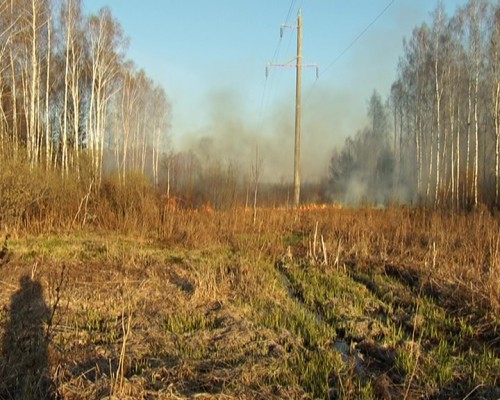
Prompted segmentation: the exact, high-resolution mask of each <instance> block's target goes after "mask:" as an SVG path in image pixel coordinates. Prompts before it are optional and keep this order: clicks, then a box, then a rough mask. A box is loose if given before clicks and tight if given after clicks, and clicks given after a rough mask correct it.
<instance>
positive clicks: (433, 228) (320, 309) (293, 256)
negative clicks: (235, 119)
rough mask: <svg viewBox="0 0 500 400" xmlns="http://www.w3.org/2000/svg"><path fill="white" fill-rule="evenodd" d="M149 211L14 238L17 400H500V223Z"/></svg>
mask: <svg viewBox="0 0 500 400" xmlns="http://www.w3.org/2000/svg"><path fill="white" fill-rule="evenodd" d="M87 200H88V199H87ZM144 201H145V200H143V203H142V205H141V208H140V212H137V213H135V214H134V213H133V212H123V213H120V212H116V213H113V214H112V215H111V214H109V215H106V216H102V214H101V215H93V214H92V212H91V211H89V210H91V208H92V205H91V204H86V203H85V204H84V200H82V202H81V203H80V204H79V207H78V208H77V207H76V206H75V210H76V212H75V210H73V213H72V214H71V216H72V217H71V218H69V219H68V221H69V222H68V224H67V226H66V227H65V228H58V229H47V226H48V224H49V223H50V224H52V226H53V225H54V223H55V222H54V221H56V220H57V218H56V214H50V213H49V214H47V213H46V214H43V218H42V217H41V216H42V211H40V210H43V208H40V207H39V208H37V210H36V212H37V213H38V214H37V218H35V217H30V218H29V220H30V221H32V222H31V225H30V226H29V229H26V230H24V231H23V229H22V228H19V229H18V230H12V229H11V232H10V234H11V236H10V237H9V238H8V240H6V242H5V244H4V250H3V252H2V257H1V261H0V286H1V290H0V303H1V308H0V338H1V340H2V343H1V345H2V352H3V353H2V354H3V357H2V358H1V359H0V360H1V361H0V398H5V399H11V398H26V399H28V398H64V399H90V398H108V399H111V398H114V399H125V398H128V399H180V398H183V399H184V398H193V399H231V398H234V399H282V398H288V399H313V398H314V399H315V398H319V399H326V398H330V399H497V398H499V397H500V377H499V375H498V371H500V236H499V232H500V219H499V218H498V215H494V214H492V213H491V212H490V211H488V210H486V209H482V208H479V209H477V210H475V211H473V212H468V213H465V212H464V213H460V212H455V213H451V212H447V211H429V210H425V209H418V208H408V207H400V206H397V207H396V206H394V207H389V208H385V209H377V208H370V207H365V208H357V209H349V208H344V209H343V208H340V207H332V206H322V207H320V206H310V207H303V208H301V209H299V210H293V209H271V208H269V209H266V208H259V209H257V210H256V214H255V217H254V214H253V211H252V210H246V209H244V208H239V209H230V210H226V211H214V210H211V209H200V210H189V209H176V208H175V207H172V205H171V204H167V203H161V204H162V206H161V207H158V206H157V204H159V203H154V199H151V204H153V203H154V204H156V206H155V207H152V206H150V205H151V204H150V203H148V202H147V201H146V203H144ZM111 206H112V207H113V209H114V210H119V209H120V208H119V204H111V205H110V207H111ZM87 207H88V210H87ZM84 208H85V212H83V211H82V210H83V209H84ZM127 209H128V210H130V207H128V208H127ZM57 215H59V214H57ZM36 221H38V222H36ZM44 221H45V222H44ZM45 224H47V225H45Z"/></svg>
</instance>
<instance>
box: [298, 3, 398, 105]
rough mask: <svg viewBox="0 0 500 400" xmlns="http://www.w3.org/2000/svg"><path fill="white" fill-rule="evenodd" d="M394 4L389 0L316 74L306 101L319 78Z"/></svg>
mask: <svg viewBox="0 0 500 400" xmlns="http://www.w3.org/2000/svg"><path fill="white" fill-rule="evenodd" d="M395 2H396V0H391V1H390V2H389V3H388V4H387V5H386V6H385V7H384V9H383V10H382V11H380V12H379V13H378V14H377V16H376V17H375V18H374V19H373V20H372V21H371V22H370V23H369V24H368V25H367V26H366V27H365V28H364V29H363V30H362V31H361V32H360V33H359V34H358V35H357V36H356V37H355V38H354V39H353V40H352V41H351V43H349V45H348V46H347V47H346V48H345V49H344V50H342V52H341V53H340V54H339V55H338V56H337V57H336V58H335V59H334V60H333V61H332V62H331V63H330V64H328V65H327V66H326V67H325V68H324V69H323V71H321V73H320V74H318V78H317V79H316V81H315V82H314V84H313V85H312V87H311V89H310V90H309V94H308V96H307V99H308V98H309V95H310V93H311V91H312V89H313V88H314V86H315V85H316V83H317V81H318V79H319V78H321V76H323V74H324V73H325V72H326V71H328V70H329V69H330V68H331V67H333V66H334V65H335V64H336V63H337V62H338V61H339V60H340V59H341V58H342V57H343V56H344V55H345V54H346V53H347V52H348V51H349V50H350V49H351V48H352V47H353V46H354V45H355V44H356V42H357V41H358V40H359V39H361V38H362V37H363V36H364V35H365V33H366V32H368V30H369V29H370V28H371V27H372V26H373V25H375V24H376V23H377V21H378V20H379V19H380V18H381V17H382V16H383V15H384V14H385V13H386V12H387V10H388V9H389V8H391V6H392V5H393V4H394V3H395Z"/></svg>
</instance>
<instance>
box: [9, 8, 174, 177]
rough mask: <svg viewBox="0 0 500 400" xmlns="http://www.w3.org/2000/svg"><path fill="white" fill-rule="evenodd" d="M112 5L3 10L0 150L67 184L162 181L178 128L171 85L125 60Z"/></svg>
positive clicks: (10, 158) (123, 44) (122, 42)
mask: <svg viewBox="0 0 500 400" xmlns="http://www.w3.org/2000/svg"><path fill="white" fill-rule="evenodd" d="M126 44H127V40H126V37H125V34H124V32H123V31H122V28H121V26H120V24H119V23H118V22H117V21H116V20H115V19H114V18H113V16H112V14H111V11H110V10H109V9H107V8H103V9H101V10H100V11H99V12H98V13H97V14H96V15H84V13H83V8H82V2H81V1H80V0H65V1H50V0H4V1H2V2H1V3H0V153H1V157H2V159H3V160H4V161H5V160H14V161H16V162H19V161H25V163H26V164H27V165H29V167H30V169H32V170H33V168H35V167H36V168H40V167H41V168H43V169H45V170H46V171H58V172H59V173H60V174H61V175H62V176H63V177H67V176H69V175H71V176H73V177H76V178H77V179H78V178H80V176H81V175H82V174H83V175H85V176H89V175H90V176H91V177H92V179H93V181H95V183H96V184H97V186H99V185H100V181H101V178H102V176H103V172H106V171H114V172H117V173H118V174H119V177H120V180H121V181H122V182H124V181H125V180H126V178H127V174H128V171H131V170H133V171H135V172H140V173H142V174H144V175H147V176H148V177H150V178H151V180H152V181H153V182H154V183H155V184H158V176H159V172H158V171H159V164H160V156H161V153H162V152H163V151H164V149H165V144H166V141H167V134H168V131H169V118H170V104H169V102H168V100H167V96H166V94H165V91H164V90H163V88H162V87H160V86H159V85H157V84H156V83H155V82H153V81H152V80H151V79H150V78H148V77H147V76H146V74H145V73H144V71H142V70H138V69H137V68H136V67H135V66H134V64H133V63H132V62H131V61H129V60H127V59H126V58H125V50H126Z"/></svg>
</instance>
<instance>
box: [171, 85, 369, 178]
mask: <svg viewBox="0 0 500 400" xmlns="http://www.w3.org/2000/svg"><path fill="white" fill-rule="evenodd" d="M351 96H352V94H349V93H348V92H347V91H344V92H341V91H334V90H332V89H329V88H319V87H318V88H315V89H314V91H310V92H307V91H305V92H304V94H303V112H302V116H303V120H302V145H301V173H302V181H303V182H308V183H316V182H319V181H321V180H322V179H324V178H325V177H327V175H328V168H329V162H330V158H331V155H332V151H333V149H334V148H335V147H336V146H338V145H340V144H341V143H343V141H344V140H345V138H346V137H347V136H348V135H351V134H352V133H353V132H355V131H356V129H358V126H360V125H362V124H363V123H364V122H365V118H364V117H362V118H359V116H358V115H357V113H354V112H353V107H352V106H351V105H350V104H352V100H353V99H352V97H351ZM287 98H288V99H294V96H288V97H287ZM205 104H207V107H208V109H209V111H208V121H207V123H206V125H205V126H204V127H202V128H200V129H198V130H195V131H192V132H188V133H185V134H182V135H181V136H179V137H174V141H175V147H176V148H175V150H176V151H184V152H187V151H192V152H194V153H195V154H196V155H197V156H198V157H199V159H200V161H201V162H202V163H209V162H214V161H220V162H225V163H228V162H231V163H233V164H234V163H236V164H237V165H238V166H239V168H240V170H241V171H242V173H246V172H248V173H250V171H251V168H252V165H253V164H255V156H256V148H258V154H259V159H260V162H261V164H262V167H261V181H262V182H266V183H276V182H291V181H293V155H294V140H295V138H294V135H295V130H294V129H295V128H294V124H295V114H294V113H295V108H294V103H293V101H281V102H278V103H277V104H276V105H274V106H272V107H271V108H269V109H265V110H263V112H262V113H261V115H260V116H255V115H253V116H252V115H249V113H248V112H246V110H245V109H244V107H243V105H244V101H243V99H242V96H241V95H240V94H239V93H238V92H237V91H235V90H231V89H224V90H219V91H215V92H213V93H211V94H210V95H209V96H208V98H207V101H206V102H205ZM353 121H354V123H353Z"/></svg>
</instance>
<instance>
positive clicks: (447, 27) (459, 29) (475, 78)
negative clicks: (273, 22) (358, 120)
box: [330, 0, 500, 208]
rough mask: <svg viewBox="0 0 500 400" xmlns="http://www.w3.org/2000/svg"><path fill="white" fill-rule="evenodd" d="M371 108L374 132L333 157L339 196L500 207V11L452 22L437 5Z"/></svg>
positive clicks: (468, 12) (475, 2) (486, 5)
mask: <svg viewBox="0 0 500 400" xmlns="http://www.w3.org/2000/svg"><path fill="white" fill-rule="evenodd" d="M368 110H369V116H370V119H371V121H372V124H371V126H370V127H369V128H366V129H365V130H364V131H362V132H358V133H357V134H356V135H355V136H354V137H350V138H348V139H347V140H346V143H345V145H344V146H343V147H342V148H341V149H338V150H336V151H335V152H334V154H333V156H332V158H331V163H330V182H331V185H332V188H333V192H334V194H335V195H336V196H337V198H341V199H344V200H346V195H348V194H349V193H350V190H349V189H351V190H354V189H355V188H356V187H357V188H358V191H359V193H358V194H361V195H363V196H366V197H367V199H368V200H371V201H378V200H380V198H382V197H385V198H387V197H391V196H392V197H394V198H396V199H402V200H404V201H410V202H413V203H418V204H425V205H429V206H436V207H453V208H471V207H475V206H477V205H478V204H480V203H484V204H487V205H491V206H496V207H498V206H500V3H498V2H497V3H496V4H493V3H492V2H489V1H486V0H470V1H468V2H467V3H466V4H465V5H464V6H463V7H460V8H458V9H457V10H456V12H455V13H454V15H452V16H451V17H449V16H447V15H446V13H445V11H444V8H443V5H442V4H439V5H438V6H437V8H436V9H435V11H434V12H433V14H432V22H431V23H430V24H426V23H424V24H422V25H421V26H418V27H416V28H415V29H414V30H413V32H412V35H411V36H410V37H409V38H407V39H405V40H404V51H403V54H402V56H401V57H400V61H399V65H398V76H397V79H396V81H395V82H394V83H393V85H392V87H391V91H390V95H389V98H388V100H387V102H386V104H385V107H382V101H381V99H380V96H378V95H377V94H376V93H375V94H374V95H373V96H372V98H371V100H370V103H369V107H368ZM352 187H354V189H353V188H352ZM347 200H349V199H347Z"/></svg>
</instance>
